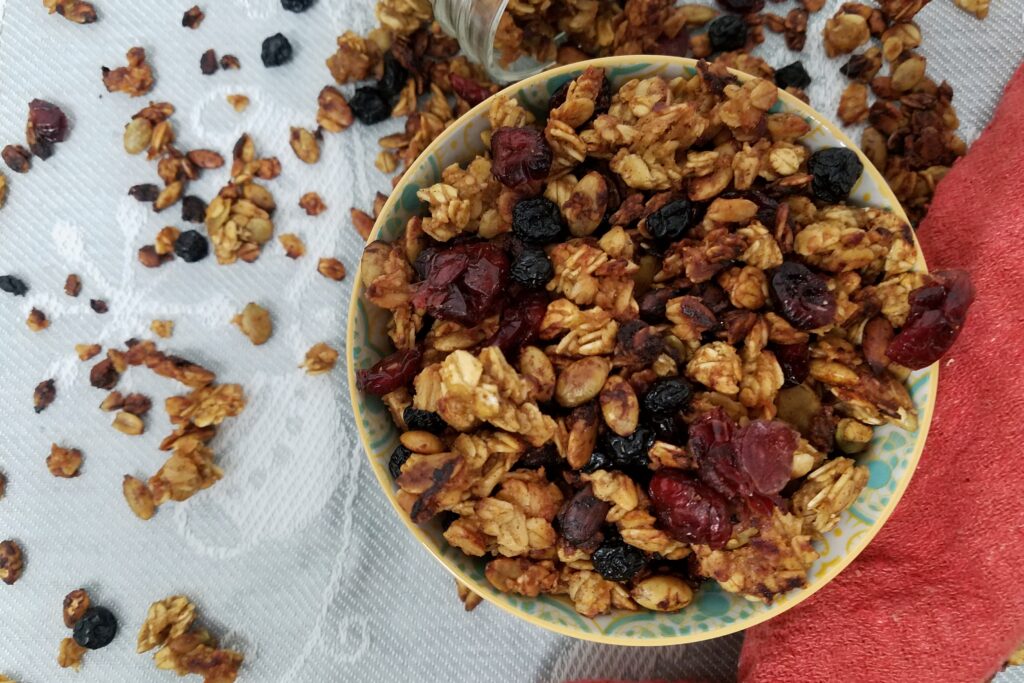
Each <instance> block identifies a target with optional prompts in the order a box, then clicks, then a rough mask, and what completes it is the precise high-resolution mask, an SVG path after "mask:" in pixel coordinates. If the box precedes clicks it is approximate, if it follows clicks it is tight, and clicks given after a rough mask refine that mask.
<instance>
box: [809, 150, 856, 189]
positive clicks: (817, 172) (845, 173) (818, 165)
mask: <svg viewBox="0 0 1024 683" xmlns="http://www.w3.org/2000/svg"><path fill="white" fill-rule="evenodd" d="M807 170H808V171H809V172H810V173H811V175H813V176H814V180H813V181H812V182H811V190H812V191H813V192H814V196H815V197H817V198H818V199H820V200H821V201H823V202H829V203H835V202H841V201H844V200H845V199H846V198H847V197H849V196H850V190H852V189H853V186H854V185H856V184H857V179H858V178H860V172H861V171H862V170H864V164H862V163H861V162H860V159H858V158H857V154H856V152H854V151H853V150H850V149H846V148H845V147H828V148H826V149H819V150H818V151H817V152H815V153H814V154H812V155H811V158H810V159H808V160H807Z"/></svg>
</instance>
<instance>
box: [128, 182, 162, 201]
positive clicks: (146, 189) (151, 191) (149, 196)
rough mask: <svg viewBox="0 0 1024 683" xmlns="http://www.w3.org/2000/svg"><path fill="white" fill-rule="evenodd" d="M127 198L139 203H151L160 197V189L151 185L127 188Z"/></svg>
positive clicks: (144, 184) (145, 184)
mask: <svg viewBox="0 0 1024 683" xmlns="http://www.w3.org/2000/svg"><path fill="white" fill-rule="evenodd" d="M128 196H129V197H131V198H132V199H135V200H136V201H140V202H152V201H155V200H156V198H157V197H159V196H160V188H159V187H157V186H156V185H154V184H153V183H143V184H141V185H132V186H131V187H129V188H128Z"/></svg>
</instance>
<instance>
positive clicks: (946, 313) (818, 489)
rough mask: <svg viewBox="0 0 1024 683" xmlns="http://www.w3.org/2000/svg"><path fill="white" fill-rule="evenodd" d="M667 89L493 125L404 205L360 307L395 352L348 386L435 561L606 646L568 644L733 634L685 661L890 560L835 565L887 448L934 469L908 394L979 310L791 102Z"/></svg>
mask: <svg viewBox="0 0 1024 683" xmlns="http://www.w3.org/2000/svg"><path fill="white" fill-rule="evenodd" d="M645 59H649V58H645ZM654 61H655V68H652V69H650V71H652V72H653V73H648V74H641V75H636V74H637V72H638V71H640V70H641V69H638V68H632V69H630V68H629V67H623V66H621V65H622V64H623V63H624V62H623V60H598V61H596V62H594V63H593V64H594V65H595V66H589V67H587V66H586V65H583V66H582V68H581V67H580V66H578V67H577V68H576V69H574V70H571V73H572V74H573V76H575V77H574V78H570V79H568V80H566V79H562V80H561V81H558V80H556V79H554V78H551V77H550V75H545V76H541V77H537V78H538V79H545V78H546V79H547V81H546V89H547V93H548V95H549V96H550V100H549V101H548V102H547V103H546V106H539V107H538V106H536V105H537V104H538V103H537V102H536V100H535V99H534V100H530V98H529V97H524V98H523V99H522V100H520V99H517V98H516V97H514V96H512V95H509V94H506V93H499V94H498V95H497V96H495V97H494V98H492V99H491V100H490V101H489V102H488V103H486V104H485V105H483V107H484V108H485V109H483V110H480V113H479V114H478V118H480V119H482V120H483V121H484V122H485V123H484V125H482V126H477V127H476V128H473V127H472V126H467V127H466V128H465V129H464V130H463V131H461V132H462V134H463V136H464V137H465V136H467V135H468V134H469V131H474V132H479V133H480V135H481V137H482V143H483V144H482V145H479V146H477V149H475V150H474V151H477V150H481V151H480V153H478V154H477V155H476V156H475V157H474V156H472V155H471V154H467V155H465V156H464V157H463V158H461V159H459V161H461V163H457V164H453V165H447V166H442V167H443V169H444V170H443V171H442V172H440V173H439V174H435V175H439V176H440V177H439V178H435V180H436V182H433V183H428V184H424V185H423V186H420V187H416V186H415V185H412V184H410V185H409V186H407V187H404V188H403V187H402V185H399V187H398V188H397V191H398V194H399V197H398V200H397V201H398V202H399V203H400V204H401V205H402V206H403V207H404V211H405V213H404V214H403V213H401V212H396V213H394V214H389V212H388V210H387V208H386V209H385V210H384V211H382V216H383V217H384V219H385V221H386V223H382V224H381V225H380V226H378V232H379V233H380V234H386V235H387V236H388V239H387V240H381V239H378V240H375V241H371V242H370V243H369V244H368V246H367V249H366V252H365V254H364V257H363V261H362V263H361V266H360V272H359V286H358V287H357V296H361V300H359V301H355V300H354V301H353V311H354V318H355V317H357V316H359V315H364V316H367V315H370V314H368V313H366V311H368V310H373V311H376V312H378V313H381V312H382V313H383V315H378V314H375V315H377V318H376V320H377V324H378V325H382V326H383V325H384V324H386V330H387V337H388V341H389V342H390V344H391V345H392V347H393V348H394V349H395V351H394V353H391V354H390V355H388V354H384V356H385V357H384V358H381V359H380V360H379V361H378V362H376V363H372V364H371V363H369V362H366V361H365V360H363V361H362V362H360V361H355V362H354V363H350V365H354V366H355V368H363V369H361V370H357V371H355V372H354V373H353V374H354V381H355V384H356V387H357V388H358V390H359V391H360V392H362V394H355V393H354V399H355V401H356V402H357V403H359V401H360V397H361V396H365V395H374V396H377V397H379V398H380V401H381V402H382V403H383V406H384V408H385V409H386V412H387V413H388V414H389V415H390V417H391V420H392V421H393V424H394V428H395V430H396V431H397V432H398V434H399V437H400V438H399V440H398V444H397V445H396V446H392V447H390V448H393V450H390V449H389V448H388V447H385V444H387V443H389V441H390V443H392V444H393V443H394V441H391V440H389V439H387V438H378V439H375V440H374V445H373V450H374V451H376V454H375V458H374V460H375V464H376V465H377V468H378V469H377V471H378V476H381V477H382V481H385V479H384V478H383V477H387V476H390V478H391V479H392V480H393V483H389V486H388V487H386V488H387V490H388V491H389V492H390V491H392V490H393V491H394V493H393V502H394V503H395V504H396V505H397V506H398V507H400V508H401V510H402V511H403V512H404V514H405V515H406V516H407V518H408V519H409V520H411V522H413V523H415V524H417V525H423V528H424V529H428V531H427V532H426V533H419V534H417V535H419V536H420V538H421V539H424V540H425V542H427V543H428V545H429V546H432V547H433V546H434V544H436V546H437V547H436V549H435V553H436V554H438V555H439V556H440V557H442V558H443V561H444V562H445V564H446V565H448V566H449V568H453V570H459V572H458V573H459V577H460V579H463V580H465V579H466V578H469V579H470V580H475V583H474V584H472V587H473V588H474V590H476V589H481V594H482V595H484V596H485V597H488V598H491V599H494V598H495V596H500V595H501V594H506V595H510V596H513V597H514V599H509V600H508V601H507V603H505V605H504V606H506V607H508V606H509V605H511V608H513V609H515V608H517V607H518V606H519V605H521V604H523V601H524V599H529V598H538V597H539V598H541V599H549V598H551V596H555V598H554V600H555V601H560V602H561V603H563V604H567V605H569V606H571V608H574V609H575V611H576V612H578V613H579V614H580V615H582V616H583V617H585V618H587V619H590V620H593V621H592V623H593V625H594V626H593V630H592V629H591V628H590V627H589V626H587V627H578V626H577V622H576V621H573V620H572V619H570V618H560V617H555V616H553V617H550V618H548V617H545V619H546V620H547V621H552V622H554V623H555V624H556V625H557V624H561V625H562V626H564V627H565V628H563V629H561V630H562V632H564V633H570V634H571V635H582V637H597V638H598V639H602V640H609V641H610V642H625V641H623V640H615V639H613V638H610V637H601V636H608V635H609V634H610V630H609V629H614V628H617V627H616V624H617V621H616V615H621V614H623V613H626V612H642V611H651V612H655V613H656V612H678V613H681V614H683V615H685V614H686V613H687V611H688V610H689V609H693V608H690V607H689V606H690V605H691V604H693V603H697V604H696V605H695V607H696V608H697V609H700V610H702V611H705V609H706V608H707V610H708V611H710V608H708V603H709V599H708V596H711V598H714V600H725V601H726V603H727V604H728V606H729V607H728V610H727V611H728V612H729V616H730V619H728V620H727V621H726V622H722V625H721V626H720V627H718V630H717V632H716V631H715V630H714V629H708V628H706V627H705V628H704V629H700V633H694V634H693V636H692V637H691V636H690V630H689V627H686V630H683V628H682V627H680V628H679V629H678V631H674V632H673V634H672V635H673V637H677V638H680V639H682V640H686V639H699V638H703V637H711V636H712V635H721V634H723V633H725V632H728V631H730V630H735V629H736V628H743V627H746V626H749V625H752V624H753V623H756V621H760V620H762V619H764V618H767V616H769V615H770V614H771V613H772V611H773V610H774V611H775V612H777V611H778V609H777V607H778V605H779V604H782V605H786V606H788V605H789V604H794V602H795V600H793V599H792V598H791V596H789V595H787V593H788V592H789V591H794V590H795V589H801V588H805V587H810V588H812V589H813V588H817V587H819V586H820V585H822V584H823V583H824V582H825V581H827V580H828V578H831V576H832V575H834V574H835V573H837V571H838V569H837V570H835V571H833V572H832V573H831V574H830V573H829V572H828V571H827V570H822V571H818V570H820V569H821V567H820V565H821V564H822V563H821V562H819V561H818V560H819V557H820V556H822V555H823V554H826V553H828V554H830V555H831V556H832V557H834V556H836V555H838V559H839V560H840V561H841V562H840V565H842V564H845V562H848V561H849V559H852V556H853V555H855V554H856V552H858V551H859V550H860V548H862V547H863V544H864V543H866V539H865V540H864V541H863V543H860V544H859V545H858V544H856V543H855V544H853V545H852V546H849V547H848V548H847V550H846V551H845V552H844V551H842V550H839V549H837V548H833V547H831V546H832V543H831V542H830V538H832V537H834V536H835V527H836V526H837V524H841V523H842V521H843V520H844V519H847V518H848V517H849V513H848V512H846V511H847V510H848V509H849V508H850V507H851V506H852V505H854V504H855V502H856V501H857V500H858V498H859V497H860V494H861V493H862V492H863V491H864V490H865V487H866V486H868V485H869V480H871V479H872V478H874V479H879V478H880V475H878V476H875V469H869V467H868V465H869V464H870V463H868V462H862V461H861V459H862V458H864V457H865V455H864V454H865V452H866V451H869V450H876V447H875V446H874V445H873V442H877V441H879V438H878V437H877V436H876V434H875V432H876V431H878V432H880V433H884V434H886V435H888V434H891V433H893V432H895V431H897V430H906V431H907V432H911V433H913V436H912V437H910V438H909V439H906V438H905V439H904V442H906V441H908V440H909V441H915V440H918V439H919V440H921V441H922V442H923V436H924V433H925V431H926V427H927V422H928V420H929V419H930V410H931V404H930V398H931V397H922V396H921V395H920V392H919V391H918V390H917V389H915V392H916V394H917V395H914V394H912V393H911V391H910V390H909V389H908V382H907V380H908V377H911V376H912V375H913V376H914V377H916V376H919V375H920V373H917V374H916V375H915V374H914V371H917V370H921V369H923V368H926V367H928V366H931V365H932V364H933V363H934V361H935V360H937V359H938V357H939V355H941V353H942V352H943V351H945V350H946V349H948V348H949V346H951V345H952V342H953V341H954V340H955V338H956V335H957V332H958V331H959V328H960V326H961V325H962V324H963V322H964V316H965V314H966V309H967V306H968V305H969V303H970V300H971V298H972V297H973V290H972V289H971V286H970V282H969V280H968V279H967V278H966V276H965V274H963V273H960V272H957V271H949V272H944V273H934V274H931V275H929V274H928V273H927V272H926V271H925V270H924V264H923V259H922V258H921V257H920V254H919V253H918V250H917V246H916V242H915V240H914V236H913V232H912V230H911V228H910V227H909V225H908V224H907V223H906V221H905V217H904V216H903V215H902V213H901V212H899V211H898V207H897V210H896V211H889V210H885V208H881V207H878V206H872V205H870V204H871V203H872V202H868V204H869V205H868V206H864V205H860V204H858V203H857V202H856V201H854V199H863V198H864V197H863V194H864V192H863V190H864V189H865V188H864V187H862V186H860V185H859V181H860V180H861V176H862V173H863V174H864V176H865V177H867V176H869V174H870V173H871V170H870V169H869V170H868V171H864V167H863V164H862V161H861V157H860V155H859V154H858V153H857V152H855V151H853V150H851V149H848V148H845V147H843V146H840V145H841V140H835V139H833V140H831V141H829V142H831V144H823V141H822V140H821V139H820V138H821V137H822V136H821V130H820V129H819V128H816V127H815V125H814V124H815V123H816V122H815V120H813V119H811V118H809V117H807V116H806V115H805V112H806V111H809V110H806V109H801V108H800V107H799V106H798V105H796V104H794V103H793V101H791V100H786V96H780V94H779V91H778V89H777V87H776V86H775V85H774V84H773V83H770V82H767V81H763V80H760V79H757V78H751V77H742V78H740V77H739V76H738V75H737V74H736V73H735V72H730V71H728V70H727V69H725V68H724V67H721V66H713V65H709V64H707V63H705V62H701V63H698V64H696V68H692V67H689V68H683V67H681V66H680V65H681V64H683V62H682V60H668V59H666V60H664V61H663V62H662V61H659V60H654ZM665 63H667V64H669V65H670V66H668V67H665V66H664V64H665ZM605 64H607V65H608V67H609V69H610V71H611V72H613V73H611V74H609V73H607V72H606V71H605V70H604V69H602V68H601V65H605ZM616 66H618V69H616V68H615V67H616ZM658 66H660V67H661V68H657V67H658ZM565 71H566V70H563V72H565ZM616 71H617V73H615V72H616ZM609 75H610V76H611V77H610V78H609ZM537 82H542V81H537ZM559 86H561V87H559ZM526 87H527V88H528V87H529V85H527V86H526ZM520 94H522V93H521V92H520ZM783 100H785V101H783ZM524 103H525V104H529V105H533V106H524ZM473 116H474V114H473V113H471V114H470V115H469V118H472V117H473ZM477 129H479V130H477ZM452 137H454V135H453V136H452ZM465 144H466V145H467V146H468V147H470V148H471V149H472V148H473V146H472V145H470V143H465ZM424 177H428V176H424ZM872 182H874V181H872ZM855 188H857V189H856V190H855ZM879 189H882V190H883V191H884V192H888V190H887V189H884V185H883V186H881V188H879ZM851 191H854V197H851ZM413 194H414V196H415V199H413ZM889 196H891V194H890V195H889ZM415 200H419V202H420V203H419V204H417V202H416V201H415ZM394 202H395V200H393V204H394ZM399 216H401V218H399ZM396 222H397V223H399V224H398V225H396ZM360 290H361V291H360ZM364 302H365V303H364ZM350 327H351V326H350ZM350 353H354V354H355V355H356V356H358V355H359V354H360V349H358V348H357V349H355V350H353V349H352V344H351V343H350ZM367 355H368V354H367ZM930 373H931V374H930V376H931V377H934V369H933V370H931V371H930ZM917 384H920V382H918V383H917ZM931 391H932V392H933V391H934V386H931ZM364 436H365V435H364ZM375 436H376V434H375ZM383 436H386V434H385V433H381V437H383ZM368 445H369V444H368ZM914 448H916V450H917V454H919V450H920V449H919V447H916V446H915V447H914ZM914 448H912V449H911V450H914ZM914 459H916V454H914V455H912V456H910V457H909V460H910V462H907V463H904V464H903V467H902V469H901V470H900V476H899V477H893V478H892V479H893V488H892V491H891V492H890V495H887V496H884V501H881V502H880V503H878V506H879V509H878V510H875V511H874V512H877V514H876V515H874V517H875V518H874V519H872V520H869V521H870V524H865V526H866V527H868V528H869V529H871V531H870V533H869V534H868V535H867V537H868V538H870V535H873V533H874V531H875V530H877V527H878V526H880V524H881V522H882V521H884V519H885V517H887V515H888V513H889V512H890V511H891V508H892V507H893V506H894V505H895V500H894V498H895V499H898V494H899V493H900V492H902V487H905V485H906V481H907V480H909V474H910V471H911V470H912V464H913V463H912V461H913V460H914ZM894 462H895V461H894ZM879 471H881V470H879ZM383 472H386V473H387V474H383ZM886 484H888V481H887V482H886ZM875 488H878V487H877V486H876V487H875ZM879 500H881V499H879ZM875 504H876V501H872V503H871V505H875ZM830 535H831V536H830ZM861 535H863V534H861ZM844 542H845V541H844ZM835 545H836V546H838V545H840V544H839V543H836V544H835ZM467 558H478V559H475V560H472V561H470V560H468V559H467ZM830 559H831V557H830ZM829 564H835V562H834V561H832V562H830V563H829ZM840 568H841V566H840ZM804 592H805V593H807V594H809V592H810V591H806V590H805V591H804ZM724 596H732V597H730V598H728V599H726V598H725V597H724ZM496 601H497V602H499V604H501V600H496ZM546 604H549V605H550V604H552V602H551V600H548V602H547V603H546ZM744 605H755V606H754V607H744ZM605 615H611V616H610V617H609V616H605ZM714 616H715V617H721V616H723V614H722V613H719V614H715V615H714ZM609 619H611V621H609ZM538 623H540V622H538ZM579 623H582V624H587V622H585V621H579ZM658 623H661V624H664V623H667V622H658ZM676 626H678V624H676ZM716 626H717V625H716ZM670 628H671V627H670ZM595 631H596V632H597V633H598V634H600V635H597V636H595V635H594V633H595ZM621 633H625V632H621ZM641 637H650V636H641ZM675 642H681V640H678V639H677V640H676V641H675Z"/></svg>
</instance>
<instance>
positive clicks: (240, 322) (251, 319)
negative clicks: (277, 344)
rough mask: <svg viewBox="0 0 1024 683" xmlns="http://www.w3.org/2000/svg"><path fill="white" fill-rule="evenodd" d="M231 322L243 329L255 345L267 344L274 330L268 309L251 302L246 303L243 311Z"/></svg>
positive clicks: (243, 332)
mask: <svg viewBox="0 0 1024 683" xmlns="http://www.w3.org/2000/svg"><path fill="white" fill-rule="evenodd" d="M231 322H232V323H233V324H234V325H237V326H238V329H240V330H242V334H244V335H245V336H246V337H248V338H249V341H251V342H252V343H253V345H254V346H259V345H261V344H265V343H266V341H267V340H268V339H270V335H271V334H272V333H273V331H274V326H273V323H272V322H271V320H270V313H268V312H267V309H265V308H263V307H262V306H259V305H258V304H255V303H251V302H250V303H248V304H246V306H245V308H243V309H242V312H241V313H239V314H238V315H236V316H235V317H234V318H233V319H232V320H231Z"/></svg>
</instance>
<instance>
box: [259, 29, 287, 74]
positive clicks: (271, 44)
mask: <svg viewBox="0 0 1024 683" xmlns="http://www.w3.org/2000/svg"><path fill="white" fill-rule="evenodd" d="M260 57H261V58H262V59H263V66H265V67H268V68H269V67H272V66H281V65H282V64H287V63H288V62H290V61H292V44H291V43H289V42H288V39H287V38H285V37H284V34H283V33H275V34H274V35H272V36H270V37H269V38H267V39H266V40H264V41H263V50H262V51H261V52H260Z"/></svg>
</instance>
